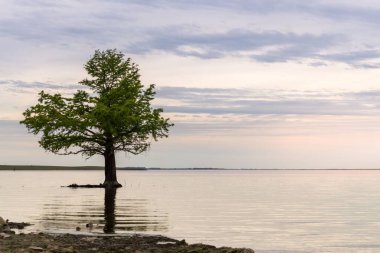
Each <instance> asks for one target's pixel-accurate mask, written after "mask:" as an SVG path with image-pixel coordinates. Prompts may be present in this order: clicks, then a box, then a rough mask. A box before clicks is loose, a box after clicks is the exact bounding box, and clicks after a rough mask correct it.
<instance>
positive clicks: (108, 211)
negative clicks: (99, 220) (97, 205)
mask: <svg viewBox="0 0 380 253" xmlns="http://www.w3.org/2000/svg"><path fill="white" fill-rule="evenodd" d="M116 190H117V189H116V188H106V189H105V193H104V221H105V224H104V227H103V231H104V233H115V222H116V219H115V218H116V214H115V198H116Z"/></svg>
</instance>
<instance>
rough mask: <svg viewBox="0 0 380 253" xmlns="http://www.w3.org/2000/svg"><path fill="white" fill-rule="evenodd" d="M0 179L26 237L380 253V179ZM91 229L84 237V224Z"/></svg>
mask: <svg viewBox="0 0 380 253" xmlns="http://www.w3.org/2000/svg"><path fill="white" fill-rule="evenodd" d="M118 179H119V182H120V183H121V184H122V185H123V188H121V189H117V190H115V191H112V190H111V191H105V190H104V189H70V188H62V187H60V186H62V185H68V184H71V183H78V184H87V183H92V184H96V183H100V182H102V180H103V172H102V171H0V216H2V217H4V218H8V219H10V220H11V221H24V222H31V223H33V224H35V225H34V226H31V227H28V228H27V230H26V231H54V232H75V228H76V227H77V226H80V227H81V228H82V230H81V232H83V233H85V232H92V233H103V232H104V231H106V232H107V233H112V232H115V233H118V234H119V233H120V234H122V233H148V234H162V235H166V236H169V237H173V238H177V239H183V238H185V239H186V241H187V242H189V243H196V242H202V243H207V244H213V245H216V246H223V245H225V246H233V247H249V248H252V249H254V250H255V251H256V252H259V253H260V252H261V253H269V252H270V253H274V252H276V253H280V252H345V253H347V252H355V253H357V252H380V239H379V238H380V171H376V170H363V171H360V170H350V171H342V170H333V171H326V170H318V171H305V170H302V171H296V170H286V171H281V170H280V171H279V170H270V171H265V170H257V171H210V170H205V171H167V170H164V171H118ZM89 222H92V223H94V228H93V230H92V231H88V230H87V229H86V228H85V224H87V223H89Z"/></svg>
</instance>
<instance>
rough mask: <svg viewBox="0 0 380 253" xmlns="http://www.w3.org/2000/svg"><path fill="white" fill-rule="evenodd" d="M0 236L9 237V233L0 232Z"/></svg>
mask: <svg viewBox="0 0 380 253" xmlns="http://www.w3.org/2000/svg"><path fill="white" fill-rule="evenodd" d="M0 237H1V238H8V237H11V236H10V235H8V234H6V233H0Z"/></svg>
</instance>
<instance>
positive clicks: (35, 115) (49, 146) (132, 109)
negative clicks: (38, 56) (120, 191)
mask: <svg viewBox="0 0 380 253" xmlns="http://www.w3.org/2000/svg"><path fill="white" fill-rule="evenodd" d="M84 68H85V70H86V71H87V73H88V75H89V77H88V78H86V79H84V80H82V81H81V82H80V84H82V85H84V87H88V88H87V89H84V90H78V91H77V92H76V93H74V95H73V96H70V97H64V96H62V95H61V94H48V93H46V92H44V91H41V92H40V93H39V99H38V103H37V104H36V105H34V106H31V107H30V108H28V109H27V110H26V111H25V112H24V113H23V115H24V120H22V121H21V122H20V123H21V124H25V126H26V127H27V129H28V130H29V132H31V133H33V134H41V139H40V141H39V144H40V146H41V147H43V148H44V149H45V150H47V151H50V152H53V153H55V154H62V155H69V154H82V155H84V156H86V157H91V156H93V155H103V156H104V157H105V160H106V163H105V165H106V166H105V167H106V168H105V169H106V180H105V182H106V181H107V157H111V158H109V159H112V156H113V160H114V159H115V158H114V153H115V152H117V151H123V152H128V153H132V154H139V153H141V152H144V151H146V150H147V149H148V148H149V146H150V144H151V141H152V140H155V141H157V140H158V139H159V138H163V137H168V133H169V128H170V127H171V126H173V124H172V123H170V122H169V119H168V118H164V117H163V116H162V112H163V110H162V109H161V108H153V107H152V105H151V101H152V100H153V99H154V96H155V94H156V92H155V85H153V84H151V85H149V86H148V87H146V88H145V87H144V86H143V85H142V84H141V81H140V74H139V68H138V66H137V65H136V64H135V63H133V62H132V60H131V59H130V58H127V59H125V56H124V54H123V53H121V52H119V51H117V50H116V49H112V50H111V49H109V50H105V51H100V50H97V51H95V54H94V55H93V56H92V58H91V59H90V60H89V61H88V62H87V63H86V64H85V65H84ZM108 162H110V160H109V161H108ZM111 163H112V162H111ZM113 166H114V167H115V165H113ZM111 167H112V165H111ZM115 180H116V172H115Z"/></svg>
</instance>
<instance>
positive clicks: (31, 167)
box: [0, 165, 147, 170]
mask: <svg viewBox="0 0 380 253" xmlns="http://www.w3.org/2000/svg"><path fill="white" fill-rule="evenodd" d="M118 169H119V170H147V168H145V167H125V168H118ZM0 170H104V167H101V166H74V167H71V166H38V165H0Z"/></svg>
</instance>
